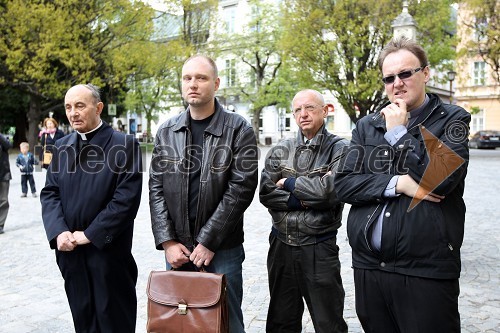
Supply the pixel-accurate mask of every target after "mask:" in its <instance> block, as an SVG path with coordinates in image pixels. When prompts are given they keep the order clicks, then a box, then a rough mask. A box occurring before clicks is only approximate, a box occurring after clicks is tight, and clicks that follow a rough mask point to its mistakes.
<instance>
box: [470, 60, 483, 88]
mask: <svg viewBox="0 0 500 333" xmlns="http://www.w3.org/2000/svg"><path fill="white" fill-rule="evenodd" d="M485 83H486V66H485V63H484V61H476V62H474V68H473V73H472V84H473V85H474V86H483V85H484V84H485Z"/></svg>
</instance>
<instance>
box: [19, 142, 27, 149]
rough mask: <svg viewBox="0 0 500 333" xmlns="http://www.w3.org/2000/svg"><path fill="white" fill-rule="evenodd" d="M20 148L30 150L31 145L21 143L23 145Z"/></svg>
mask: <svg viewBox="0 0 500 333" xmlns="http://www.w3.org/2000/svg"><path fill="white" fill-rule="evenodd" d="M19 147H20V148H23V147H26V148H28V150H29V149H30V144H29V143H27V142H21V144H20V145H19Z"/></svg>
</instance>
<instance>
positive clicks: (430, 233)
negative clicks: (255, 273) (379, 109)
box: [335, 94, 471, 279]
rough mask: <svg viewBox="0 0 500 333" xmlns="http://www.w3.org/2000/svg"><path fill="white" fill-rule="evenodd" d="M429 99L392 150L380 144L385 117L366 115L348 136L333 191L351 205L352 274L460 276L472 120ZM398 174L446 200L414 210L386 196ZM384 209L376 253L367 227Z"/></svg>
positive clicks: (404, 198) (408, 200)
mask: <svg viewBox="0 0 500 333" xmlns="http://www.w3.org/2000/svg"><path fill="white" fill-rule="evenodd" d="M428 95H429V97H430V101H429V104H428V106H427V108H426V109H425V110H424V112H423V113H422V115H421V116H422V119H423V120H422V121H421V123H420V126H417V125H416V126H413V127H411V128H409V129H408V133H406V134H405V135H403V137H402V138H401V139H400V140H399V141H398V142H397V143H396V144H395V145H394V146H391V145H389V144H388V143H387V141H386V140H385V138H384V133H385V132H386V128H385V121H384V119H383V117H377V116H373V115H368V116H366V117H364V118H363V119H361V120H360V121H358V122H357V124H356V128H355V129H354V130H353V132H352V141H351V145H350V146H349V150H348V152H347V154H346V155H345V158H344V159H343V160H342V161H341V163H340V164H341V166H339V168H338V171H337V175H336V177H335V187H336V190H337V195H338V196H339V199H340V200H342V201H344V202H347V203H349V204H351V205H352V207H351V209H350V211H349V218H348V220H347V234H348V236H349V244H350V245H351V247H352V264H353V266H354V267H355V268H362V269H379V270H383V271H386V272H394V273H399V274H405V275H411V276H419V277H425V278H436V279H457V278H458V277H459V276H460V268H461V266H460V265H461V262H460V247H461V246H462V241H463V237H464V223H465V203H464V200H463V192H464V185H465V176H466V174H467V165H468V162H469V149H468V134H469V123H470V119H471V116H470V114H469V113H468V112H467V111H465V110H464V109H462V108H461V107H459V106H457V105H449V104H444V103H442V102H441V100H440V99H439V97H438V96H437V95H435V94H428ZM404 174H409V175H410V176H411V177H412V178H413V179H414V180H415V181H416V182H417V183H419V184H420V185H424V187H425V188H428V189H429V190H431V191H432V192H433V193H436V194H440V195H444V196H445V197H446V198H445V199H444V200H442V201H441V202H439V203H435V202H431V201H425V200H424V201H421V202H418V204H417V205H416V206H412V204H414V203H415V202H413V203H412V198H411V197H409V196H406V195H404V194H402V195H399V196H396V197H390V198H387V197H384V190H385V189H386V187H387V185H388V183H389V181H390V180H391V178H392V177H393V176H395V175H404ZM424 175H426V176H424ZM386 204H387V207H386V210H385V213H384V216H383V221H384V224H383V229H382V244H381V249H380V251H376V250H375V249H373V248H372V247H371V243H370V239H371V232H372V227H373V225H374V222H375V221H377V219H378V217H379V216H380V214H381V211H382V208H383V207H384V206H385V205H386ZM411 208H412V209H411Z"/></svg>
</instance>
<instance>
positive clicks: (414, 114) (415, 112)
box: [408, 94, 429, 119]
mask: <svg viewBox="0 0 500 333" xmlns="http://www.w3.org/2000/svg"><path fill="white" fill-rule="evenodd" d="M428 103H429V96H428V95H427V94H425V99H424V102H423V103H422V105H420V106H419V107H418V108H416V109H415V110H411V111H410V112H409V116H408V119H416V118H418V116H420V114H421V113H422V112H423V111H424V109H425V107H426V106H427V104H428Z"/></svg>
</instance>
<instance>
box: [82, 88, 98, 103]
mask: <svg viewBox="0 0 500 333" xmlns="http://www.w3.org/2000/svg"><path fill="white" fill-rule="evenodd" d="M82 86H84V87H85V88H87V89H88V90H90V92H91V93H92V97H94V101H95V102H96V104H97V103H99V102H102V101H101V91H100V89H99V87H97V86H95V85H93V84H92V83H87V84H82Z"/></svg>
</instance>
